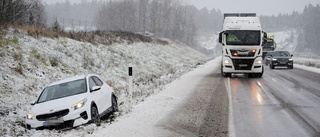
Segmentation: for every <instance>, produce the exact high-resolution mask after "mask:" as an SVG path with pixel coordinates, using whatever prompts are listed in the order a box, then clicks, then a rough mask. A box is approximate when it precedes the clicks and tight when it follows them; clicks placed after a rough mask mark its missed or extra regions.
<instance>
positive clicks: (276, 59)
mask: <svg viewBox="0 0 320 137" xmlns="http://www.w3.org/2000/svg"><path fill="white" fill-rule="evenodd" d="M270 54H271V55H270V57H269V62H268V64H269V66H270V68H271V69H274V68H275V67H276V66H286V67H288V69H293V59H292V56H293V55H291V54H290V53H289V52H288V51H273V52H271V53H270Z"/></svg>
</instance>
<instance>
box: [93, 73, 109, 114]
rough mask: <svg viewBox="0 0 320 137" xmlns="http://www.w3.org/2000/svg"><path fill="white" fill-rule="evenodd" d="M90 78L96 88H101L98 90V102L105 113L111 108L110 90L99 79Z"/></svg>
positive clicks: (95, 77)
mask: <svg viewBox="0 0 320 137" xmlns="http://www.w3.org/2000/svg"><path fill="white" fill-rule="evenodd" d="M91 78H92V80H93V81H94V83H95V84H96V86H100V87H101V89H100V90H99V92H100V94H101V96H100V98H99V100H101V104H102V105H101V108H102V110H103V111H105V110H107V109H108V108H109V107H111V105H112V103H111V96H112V92H111V89H110V87H109V86H108V85H107V84H105V83H103V82H102V80H101V79H100V78H99V77H97V76H92V77H91ZM103 111H101V112H100V113H102V112H103Z"/></svg>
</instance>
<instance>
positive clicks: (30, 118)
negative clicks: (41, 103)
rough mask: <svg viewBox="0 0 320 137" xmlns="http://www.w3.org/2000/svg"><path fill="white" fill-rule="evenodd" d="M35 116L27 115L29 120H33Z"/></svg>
mask: <svg viewBox="0 0 320 137" xmlns="http://www.w3.org/2000/svg"><path fill="white" fill-rule="evenodd" d="M34 116H35V115H34V114H32V113H29V114H27V119H29V120H32V119H33V118H34Z"/></svg>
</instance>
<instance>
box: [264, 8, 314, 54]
mask: <svg viewBox="0 0 320 137" xmlns="http://www.w3.org/2000/svg"><path fill="white" fill-rule="evenodd" d="M261 22H262V26H263V27H264V29H265V30H267V31H270V32H274V31H283V30H288V29H296V30H297V32H298V45H297V49H296V51H306V52H314V53H316V54H318V55H319V53H318V51H319V50H320V46H319V44H318V43H319V38H320V25H319V24H320V6H319V5H316V6H314V5H312V4H309V5H307V6H305V8H304V10H303V12H302V13H298V12H296V11H294V12H292V14H279V15H278V16H261Z"/></svg>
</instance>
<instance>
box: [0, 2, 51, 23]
mask: <svg viewBox="0 0 320 137" xmlns="http://www.w3.org/2000/svg"><path fill="white" fill-rule="evenodd" d="M44 22H45V15H44V7H43V5H42V3H41V1H40V0H2V1H1V2H0V25H8V24H28V23H29V24H30V23H31V24H42V25H43V24H44Z"/></svg>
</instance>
